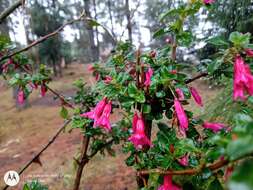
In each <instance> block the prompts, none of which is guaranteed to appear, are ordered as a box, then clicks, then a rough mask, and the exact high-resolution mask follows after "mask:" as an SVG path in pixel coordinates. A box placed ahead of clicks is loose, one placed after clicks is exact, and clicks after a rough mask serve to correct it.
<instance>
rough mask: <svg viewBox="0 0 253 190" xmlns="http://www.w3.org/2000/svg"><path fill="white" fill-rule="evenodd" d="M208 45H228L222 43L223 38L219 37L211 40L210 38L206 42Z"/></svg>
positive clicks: (224, 42)
mask: <svg viewBox="0 0 253 190" xmlns="http://www.w3.org/2000/svg"><path fill="white" fill-rule="evenodd" d="M206 42H207V43H209V44H213V45H215V46H226V47H227V46H228V45H229V43H228V42H226V41H224V40H223V38H222V37H221V36H215V37H213V38H210V39H208V40H207V41H206Z"/></svg>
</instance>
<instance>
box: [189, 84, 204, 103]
mask: <svg viewBox="0 0 253 190" xmlns="http://www.w3.org/2000/svg"><path fill="white" fill-rule="evenodd" d="M190 91H191V94H192V97H193V98H194V100H195V102H196V103H197V104H198V105H199V106H203V103H202V98H201V96H200V95H199V93H198V91H197V89H196V88H194V87H190Z"/></svg>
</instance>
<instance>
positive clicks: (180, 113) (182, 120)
mask: <svg viewBox="0 0 253 190" xmlns="http://www.w3.org/2000/svg"><path fill="white" fill-rule="evenodd" d="M174 107H175V111H176V115H177V119H178V121H179V129H180V133H181V134H182V135H183V136H186V134H185V131H187V130H188V125H189V123H188V118H187V115H186V113H185V111H184V108H183V106H182V105H181V103H180V102H179V101H178V99H177V98H176V99H175V100H174Z"/></svg>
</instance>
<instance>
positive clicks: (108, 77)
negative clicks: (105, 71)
mask: <svg viewBox="0 0 253 190" xmlns="http://www.w3.org/2000/svg"><path fill="white" fill-rule="evenodd" d="M111 81H112V77H111V76H105V80H104V83H105V84H110V83H111Z"/></svg>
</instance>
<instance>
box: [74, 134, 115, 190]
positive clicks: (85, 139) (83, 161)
mask: <svg viewBox="0 0 253 190" xmlns="http://www.w3.org/2000/svg"><path fill="white" fill-rule="evenodd" d="M89 141H90V139H89V137H83V142H82V147H81V159H80V160H76V159H75V161H76V162H77V164H78V168H77V172H76V177H75V182H74V187H73V190H78V189H79V186H80V182H81V178H82V173H83V168H84V166H85V165H86V164H87V163H88V162H89V160H90V159H91V158H93V157H94V156H95V155H96V154H97V153H98V151H99V150H101V149H103V148H104V147H106V146H108V145H110V144H112V143H113V141H114V140H113V139H111V140H109V141H108V142H106V143H105V144H103V145H102V146H101V147H100V148H99V149H96V150H95V151H94V152H93V153H91V154H90V155H87V151H88V147H89Z"/></svg>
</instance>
